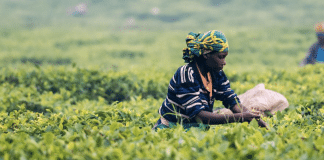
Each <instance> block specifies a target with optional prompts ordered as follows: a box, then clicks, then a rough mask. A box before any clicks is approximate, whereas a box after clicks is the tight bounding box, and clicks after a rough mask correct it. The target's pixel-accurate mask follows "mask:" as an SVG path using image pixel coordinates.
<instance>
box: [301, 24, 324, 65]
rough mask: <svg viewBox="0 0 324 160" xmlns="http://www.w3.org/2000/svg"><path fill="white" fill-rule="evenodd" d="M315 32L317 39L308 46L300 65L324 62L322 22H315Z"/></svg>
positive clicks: (323, 27)
mask: <svg viewBox="0 0 324 160" xmlns="http://www.w3.org/2000/svg"><path fill="white" fill-rule="evenodd" d="M315 32H316V35H317V40H318V41H317V42H316V43H314V44H313V45H312V46H311V47H310V48H309V50H308V52H307V54H306V57H305V58H304V59H303V61H302V62H301V63H300V66H305V65H307V64H315V63H323V62H324V22H322V23H318V24H316V26H315Z"/></svg>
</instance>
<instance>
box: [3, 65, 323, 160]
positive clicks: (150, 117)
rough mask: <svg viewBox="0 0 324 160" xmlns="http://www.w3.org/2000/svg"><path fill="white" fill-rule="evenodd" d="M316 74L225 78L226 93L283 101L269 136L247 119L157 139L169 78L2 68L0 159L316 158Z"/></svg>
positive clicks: (309, 69) (311, 69) (167, 132)
mask: <svg viewBox="0 0 324 160" xmlns="http://www.w3.org/2000/svg"><path fill="white" fill-rule="evenodd" d="M321 68H322V64H318V65H314V66H306V67H305V68H299V69H298V70H296V71H289V70H288V71H287V70H270V71H268V72H264V73H262V74H251V73H250V74H248V72H242V73H236V72H229V73H228V77H229V78H230V79H231V78H232V77H236V80H233V83H232V88H233V89H234V90H237V92H238V93H243V92H245V91H246V90H247V89H250V88H252V87H254V86H255V85H256V84H258V83H261V82H262V83H265V86H266V88H268V89H271V90H274V91H278V92H279V93H282V94H283V95H284V96H286V97H287V99H288V101H289V103H290V107H289V108H288V109H286V110H284V111H282V112H277V113H276V114H275V115H274V116H273V117H268V118H265V117H264V118H263V119H264V120H265V121H266V122H267V123H268V124H269V126H270V128H269V130H266V129H264V128H259V127H258V124H257V122H256V121H255V120H253V121H252V122H251V123H250V124H248V123H246V122H245V123H233V124H225V125H216V126H211V127H210V129H209V130H207V131H204V130H201V129H199V128H192V129H190V130H189V131H187V130H185V129H183V128H182V127H181V126H180V125H178V126H176V127H174V128H172V129H163V130H160V129H158V130H157V131H156V132H155V131H152V130H151V128H152V127H153V125H154V123H155V122H156V121H157V119H158V118H159V115H158V113H157V110H158V107H159V106H160V105H161V103H162V102H163V98H164V96H162V95H165V93H164V92H162V91H161V90H160V89H159V88H158V86H163V87H165V86H167V82H168V81H166V80H167V79H168V78H169V77H168V76H167V75H164V74H160V75H159V74H157V75H159V77H160V78H161V77H162V79H158V78H157V77H158V76H157V75H152V74H150V75H146V73H145V71H138V72H132V73H131V72H100V71H98V70H93V69H80V68H77V67H75V68H69V67H68V66H60V67H51V66H47V67H39V68H36V67H30V68H28V69H19V70H17V69H16V70H14V69H9V68H7V69H2V71H1V74H0V75H1V78H0V80H1V86H0V88H1V90H2V92H1V96H0V97H1V99H0V103H1V107H2V112H0V114H1V115H0V143H1V147H0V158H3V159H8V158H10V159H21V158H23V159H24V158H25V159H44V158H45V159H170V158H171V159H179V158H180V159H182V158H183V159H200V158H204V159H278V158H279V159H281V158H282V159H300V158H304V159H318V158H320V159H321V158H324V157H323V152H324V147H323V145H324V144H323V138H322V135H323V133H324V127H323V124H324V118H323V117H324V108H323V103H322V101H323V99H322V97H323V96H324V95H323V93H324V91H322V89H321V88H318V87H317V86H318V85H322V82H321V81H320V79H322V78H321V77H323V76H324V74H323V73H324V72H323V71H322V69H321ZM140 75H141V76H145V77H146V80H144V79H141V78H140V77H141V76H140ZM6 77H7V78H6ZM9 77H12V78H9ZM26 77H29V78H26ZM153 77H155V78H153ZM292 77H293V78H292ZM148 79H150V80H148ZM82 82H83V83H88V84H90V85H91V87H92V89H90V88H89V89H87V90H85V91H84V92H86V93H79V92H77V91H79V90H81V88H83V87H87V86H86V85H83V84H82ZM111 83H112V84H111ZM123 83H125V86H124V84H123ZM108 84H110V85H112V86H113V87H112V88H111V91H113V92H111V93H105V92H104V91H105V90H102V88H103V87H105V86H107V85H108ZM161 84H163V85H161ZM96 85H97V86H98V87H96ZM35 86H38V89H37V87H35ZM121 86H124V89H129V88H131V87H134V88H132V91H131V92H132V94H129V92H125V93H124V92H122V91H121V90H119V88H120V87H121ZM136 86H137V89H136ZM149 86H150V87H149ZM53 87H56V91H55V92H54V90H53ZM163 87H161V88H163ZM145 88H146V89H145ZM310 90H314V92H309V91H310ZM114 92H115V95H117V94H124V97H126V96H129V98H128V99H120V100H121V101H122V102H115V103H110V102H113V101H114V99H113V98H112V99H108V97H114V96H113V94H114ZM156 93H161V96H157V95H156ZM141 95H142V96H143V97H142V96H141ZM300 95H302V97H301V96H300ZM155 96H156V97H155ZM298 97H300V98H298ZM233 153H236V154H233Z"/></svg>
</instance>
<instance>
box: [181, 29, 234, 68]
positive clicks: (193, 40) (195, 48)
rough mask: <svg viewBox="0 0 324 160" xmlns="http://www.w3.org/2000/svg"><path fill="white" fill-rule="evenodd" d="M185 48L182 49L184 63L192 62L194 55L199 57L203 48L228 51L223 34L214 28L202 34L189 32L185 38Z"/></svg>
mask: <svg viewBox="0 0 324 160" xmlns="http://www.w3.org/2000/svg"><path fill="white" fill-rule="evenodd" d="M186 43H187V48H184V49H183V57H182V59H184V60H185V62H186V63H189V62H192V60H193V58H194V56H197V57H199V56H200V55H201V54H203V51H204V50H208V51H216V52H228V43H227V40H226V38H225V35H224V34H223V33H222V32H220V31H216V30H212V31H208V32H206V33H204V34H200V33H198V34H196V33H193V32H190V33H189V34H188V36H187V38H186Z"/></svg>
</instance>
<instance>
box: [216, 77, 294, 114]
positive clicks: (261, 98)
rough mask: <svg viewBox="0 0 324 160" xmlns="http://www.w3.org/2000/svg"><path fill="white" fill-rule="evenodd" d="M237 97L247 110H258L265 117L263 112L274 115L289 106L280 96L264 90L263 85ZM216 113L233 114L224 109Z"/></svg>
mask: <svg viewBox="0 0 324 160" xmlns="http://www.w3.org/2000/svg"><path fill="white" fill-rule="evenodd" d="M238 97H239V99H240V101H241V104H243V105H244V106H245V107H246V108H247V109H248V110H250V111H252V108H258V110H259V111H260V113H261V114H263V115H265V114H264V112H265V111H269V112H270V113H271V114H273V115H274V114H275V113H276V112H277V111H282V110H284V109H285V108H288V106H289V103H288V101H287V99H286V98H285V97H284V96H283V95H282V94H280V93H277V92H275V91H272V90H268V89H265V87H264V84H263V83H261V84H258V85H257V86H255V87H254V88H252V89H250V90H248V91H246V92H245V93H243V94H241V95H239V96H238ZM218 113H223V114H233V112H232V111H231V110H229V109H226V108H223V109H221V110H219V112H218Z"/></svg>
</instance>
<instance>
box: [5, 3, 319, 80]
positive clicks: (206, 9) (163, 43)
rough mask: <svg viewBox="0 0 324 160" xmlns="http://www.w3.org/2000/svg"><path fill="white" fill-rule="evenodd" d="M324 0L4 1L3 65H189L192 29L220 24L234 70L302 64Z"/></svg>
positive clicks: (161, 67) (169, 69) (166, 67)
mask: <svg viewBox="0 0 324 160" xmlns="http://www.w3.org/2000/svg"><path fill="white" fill-rule="evenodd" d="M322 6H324V1H321V0H309V1H302V0H286V1H280V0H245V1H239V0H205V1H194V0H181V1H171V0H163V1H162V0H156V1H147V0H109V1H108V0H88V1H82V0H69V1H65V0H47V1H41V0H33V1H27V0H3V1H1V2H0V13H1V15H2V16H0V24H1V26H0V37H1V38H0V62H1V63H0V67H14V68H17V67H18V68H19V67H25V66H26V65H27V66H28V65H40V66H41V65H68V66H70V64H72V63H75V64H77V66H79V67H85V68H89V67H90V68H92V67H94V68H98V69H101V70H115V71H121V70H127V71H132V70H141V69H143V70H144V71H147V70H151V69H153V70H158V71H161V72H166V73H170V76H171V75H172V74H173V73H174V72H175V70H176V69H177V67H179V66H181V65H183V64H184V62H183V60H182V59H181V57H182V48H184V47H185V46H186V45H185V38H186V36H187V34H188V33H189V32H191V31H192V32H201V33H203V32H205V31H208V30H213V29H216V30H221V31H223V32H224V33H225V35H226V37H227V38H228V41H229V45H230V50H229V53H230V54H229V56H228V58H227V66H226V67H225V72H226V71H227V70H228V71H229V70H234V71H238V72H239V71H251V72H255V71H264V70H268V69H275V68H284V69H288V68H289V69H296V68H297V67H298V63H299V62H300V61H301V59H302V58H304V56H305V53H306V52H307V50H308V48H309V47H310V45H311V44H312V43H314V42H316V37H315V32H314V24H316V23H317V22H319V21H323V14H324V10H323V8H322Z"/></svg>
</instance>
